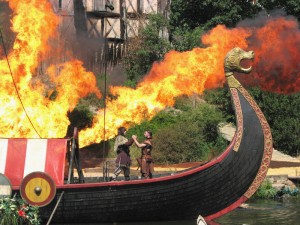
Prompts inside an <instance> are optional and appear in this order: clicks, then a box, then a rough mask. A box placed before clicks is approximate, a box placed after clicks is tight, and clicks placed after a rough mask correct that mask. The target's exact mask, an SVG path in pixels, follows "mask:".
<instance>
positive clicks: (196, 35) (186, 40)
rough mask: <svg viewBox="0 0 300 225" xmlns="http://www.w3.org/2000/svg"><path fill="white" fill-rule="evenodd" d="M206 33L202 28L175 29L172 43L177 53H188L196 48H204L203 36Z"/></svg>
mask: <svg viewBox="0 0 300 225" xmlns="http://www.w3.org/2000/svg"><path fill="white" fill-rule="evenodd" d="M203 33H204V31H203V29H202V28H201V27H196V28H195V29H189V28H181V29H180V28H175V30H174V32H173V33H172V37H171V42H172V45H173V47H174V49H175V50H176V51H180V52H181V51H188V50H191V49H193V48H195V47H203V45H202V43H201V36H202V34H203Z"/></svg>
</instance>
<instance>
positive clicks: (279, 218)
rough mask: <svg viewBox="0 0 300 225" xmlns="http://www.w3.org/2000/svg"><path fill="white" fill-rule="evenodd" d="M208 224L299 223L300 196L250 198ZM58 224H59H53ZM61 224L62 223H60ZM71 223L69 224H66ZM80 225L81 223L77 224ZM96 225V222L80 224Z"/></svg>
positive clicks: (186, 224) (178, 224)
mask: <svg viewBox="0 0 300 225" xmlns="http://www.w3.org/2000/svg"><path fill="white" fill-rule="evenodd" d="M207 223H208V225H299V224H300V198H298V199H294V198H293V199H292V198H288V199H285V200H282V201H273V200H249V201H248V202H246V206H245V207H243V208H237V209H235V210H233V211H232V212H230V213H228V214H226V215H224V216H222V217H219V218H217V219H215V221H213V223H209V222H207ZM51 225H58V224H51ZM60 225H61V224H60ZM64 225H69V224H64ZM77 225H79V224H77ZM80 225H96V224H80ZM97 225H197V224H196V221H195V220H190V221H170V222H165V221H164V222H135V223H101V224H97Z"/></svg>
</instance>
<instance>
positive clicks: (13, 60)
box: [0, 0, 300, 147]
mask: <svg viewBox="0 0 300 225" xmlns="http://www.w3.org/2000/svg"><path fill="white" fill-rule="evenodd" d="M9 6H10V7H11V9H12V10H13V12H14V17H13V19H12V24H13V26H12V30H13V31H14V32H15V33H16V39H15V42H14V46H13V50H12V51H11V52H10V54H9V55H8V61H9V62H10V64H11V70H12V76H13V78H14V79H12V77H11V74H10V71H9V68H8V66H7V61H6V59H2V60H1V61H0V75H1V76H0V85H1V90H0V95H1V98H0V101H1V103H0V104H1V109H0V123H1V134H0V136H2V137H10V138H12V137H23V138H35V137H42V138H54V137H56V138H61V137H64V136H65V134H66V129H67V126H68V125H69V123H70V122H69V120H68V117H67V112H68V111H72V110H73V108H74V107H75V106H76V104H77V103H78V101H79V99H80V98H83V97H85V96H87V95H88V94H90V93H96V95H97V96H98V97H99V98H100V96H101V94H100V92H99V90H98V89H97V87H96V80H95V76H94V74H92V73H91V72H88V71H86V70H85V68H83V66H82V62H80V61H78V60H76V59H74V60H70V61H68V62H65V63H62V64H60V65H49V67H48V69H47V75H48V76H49V78H50V79H51V83H52V84H53V85H55V88H56V91H57V93H58V95H57V96H56V98H55V100H50V99H49V93H47V91H48V89H47V85H45V84H44V83H43V82H41V81H36V80H37V79H34V78H35V76H36V75H35V74H36V69H37V66H38V64H39V63H40V62H41V60H43V58H44V57H45V55H46V54H45V53H47V54H48V57H49V52H52V51H53V50H52V48H53V46H51V45H50V44H49V43H51V42H50V40H51V39H55V38H56V37H57V36H58V33H57V26H58V24H59V22H60V21H59V19H58V17H57V16H56V15H55V14H54V13H53V12H52V9H51V5H50V3H49V2H48V1H46V0H39V1H34V0H30V1H29V0H27V1H25V0H24V1H18V0H10V1H9ZM202 42H203V43H204V44H205V45H206V46H207V47H205V48H195V49H193V50H191V51H187V52H181V53H180V52H176V51H170V52H169V53H167V54H166V55H165V58H164V60H163V61H161V62H156V63H154V65H153V67H152V69H151V71H150V72H149V74H147V75H146V76H145V79H144V80H143V81H142V82H141V83H140V84H138V86H137V87H136V88H135V89H132V88H128V87H118V86H115V87H113V86H112V87H110V92H111V93H112V94H113V95H115V96H117V98H116V99H115V100H109V99H107V105H106V123H105V124H106V127H105V137H106V139H109V138H111V137H113V136H114V135H115V131H116V129H117V127H119V126H122V125H125V126H130V125H131V124H138V123H140V122H141V121H143V120H145V119H150V118H152V117H153V116H154V115H155V114H156V113H157V112H159V111H161V110H162V109H164V108H166V107H168V106H172V105H173V104H174V99H175V97H177V96H180V95H193V94H201V93H203V91H204V90H205V89H209V88H215V87H220V86H223V84H224V82H225V78H224V72H223V59H224V57H225V55H226V53H227V52H228V51H229V50H230V49H232V48H233V47H236V46H238V47H241V48H243V49H246V50H247V49H250V50H254V51H255V55H256V59H255V62H254V64H255V65H254V69H255V68H256V71H254V72H253V74H254V79H253V80H250V81H247V82H249V83H255V84H256V85H259V86H261V87H262V88H263V89H265V90H269V91H276V92H280V93H292V92H298V91H299V89H300V88H299V87H300V76H299V71H300V68H299V67H300V66H299V65H300V64H299V61H298V60H299V58H300V55H299V54H300V53H299V51H298V50H299V46H300V32H299V25H298V23H297V22H296V20H295V19H292V18H290V19H286V18H269V19H267V20H265V21H264V23H263V25H260V26H253V25H252V26H245V25H244V26H243V27H238V28H234V29H227V28H226V27H225V26H217V27H216V28H214V29H212V30H211V31H210V32H208V33H207V34H206V35H204V36H203V37H202ZM50 50H51V51H50ZM51 57H53V56H51ZM13 80H14V81H15V84H16V87H17V90H18V93H19V94H20V98H21V99H22V102H23V104H24V108H25V109H26V113H27V114H28V117H30V119H31V121H32V123H33V125H34V127H35V129H36V130H35V129H33V126H32V124H31V123H30V121H29V120H28V118H27V116H26V113H25V112H24V110H23V108H22V105H21V104H20V100H19V99H18V96H17V94H16V89H15V87H14V85H13ZM79 137H80V146H81V147H83V146H86V145H88V144H91V143H95V142H100V141H101V140H102V139H103V137H104V129H103V109H100V110H99V111H98V113H97V115H96V116H95V118H94V122H93V126H92V127H91V128H88V129H86V130H83V131H81V132H80V135H79Z"/></svg>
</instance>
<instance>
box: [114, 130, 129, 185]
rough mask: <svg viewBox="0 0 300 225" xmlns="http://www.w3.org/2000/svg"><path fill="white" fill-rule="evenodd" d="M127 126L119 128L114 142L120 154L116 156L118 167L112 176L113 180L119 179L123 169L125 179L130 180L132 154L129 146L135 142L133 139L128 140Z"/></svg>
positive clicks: (115, 148) (116, 150)
mask: <svg viewBox="0 0 300 225" xmlns="http://www.w3.org/2000/svg"><path fill="white" fill-rule="evenodd" d="M126 131H127V130H126V128H125V127H120V128H118V135H117V137H116V140H115V144H114V151H115V152H116V153H117V154H118V155H117V158H116V161H115V163H116V169H115V171H114V172H113V175H112V177H111V180H112V181H116V180H117V176H119V174H120V173H121V172H122V171H123V173H124V177H125V180H130V164H131V159H130V154H129V152H130V151H129V147H130V146H131V145H132V144H133V139H130V140H128V139H127V138H126V137H125V134H126Z"/></svg>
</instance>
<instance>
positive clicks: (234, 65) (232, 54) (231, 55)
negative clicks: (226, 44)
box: [224, 47, 254, 87]
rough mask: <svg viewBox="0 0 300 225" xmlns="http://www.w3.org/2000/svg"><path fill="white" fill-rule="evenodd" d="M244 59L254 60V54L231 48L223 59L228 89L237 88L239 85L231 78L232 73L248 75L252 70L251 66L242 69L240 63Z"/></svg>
mask: <svg viewBox="0 0 300 225" xmlns="http://www.w3.org/2000/svg"><path fill="white" fill-rule="evenodd" d="M244 59H250V60H253V59H254V52H253V51H248V52H246V51H244V50H243V49H241V48H238V47H236V48H233V49H231V50H230V51H229V52H228V53H227V55H226V57H225V59H224V70H225V75H226V78H227V81H228V83H229V86H230V87H239V86H241V84H240V83H239V82H238V81H237V80H236V79H235V78H234V77H233V73H234V72H239V73H250V72H251V70H252V66H250V67H249V68H243V67H242V66H241V61H242V60H244Z"/></svg>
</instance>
